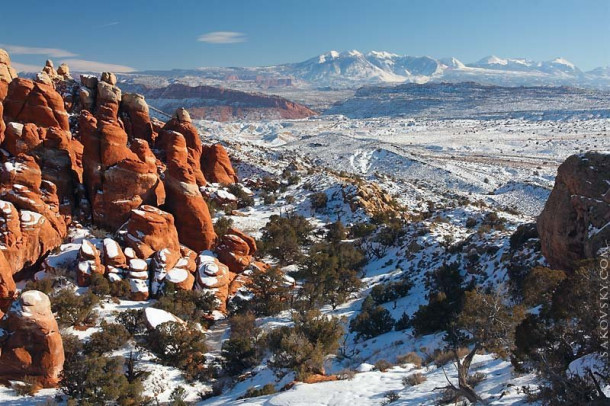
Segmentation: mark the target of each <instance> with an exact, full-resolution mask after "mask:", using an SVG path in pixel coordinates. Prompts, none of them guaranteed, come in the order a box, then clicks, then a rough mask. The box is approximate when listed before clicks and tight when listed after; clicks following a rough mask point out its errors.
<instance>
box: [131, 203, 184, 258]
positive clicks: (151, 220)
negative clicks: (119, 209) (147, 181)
mask: <svg viewBox="0 0 610 406" xmlns="http://www.w3.org/2000/svg"><path fill="white" fill-rule="evenodd" d="M123 234H124V237H123V240H124V241H125V244H126V245H127V246H128V247H129V248H131V249H132V250H133V252H134V253H135V255H137V257H138V258H142V259H147V258H150V257H151V256H152V255H153V254H154V253H155V252H157V251H160V250H162V249H164V248H167V249H169V250H170V251H173V252H180V243H179V242H178V232H177V231H176V227H175V226H174V217H173V216H172V215H171V214H169V213H166V212H164V211H162V210H160V209H157V208H156V207H152V206H148V205H144V206H142V207H140V208H138V209H135V210H132V212H131V215H130V217H129V220H128V221H127V224H126V226H125V230H124V232H123ZM125 255H126V256H127V257H129V255H128V251H127V249H125Z"/></svg>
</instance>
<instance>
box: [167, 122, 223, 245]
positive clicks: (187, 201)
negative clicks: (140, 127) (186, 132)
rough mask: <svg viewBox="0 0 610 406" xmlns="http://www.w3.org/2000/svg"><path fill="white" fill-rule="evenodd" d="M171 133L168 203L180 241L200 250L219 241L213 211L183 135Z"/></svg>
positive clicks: (169, 140) (169, 142) (168, 166)
mask: <svg viewBox="0 0 610 406" xmlns="http://www.w3.org/2000/svg"><path fill="white" fill-rule="evenodd" d="M171 135H172V137H171V138H170V139H168V140H167V171H166V173H165V190H166V192H167V201H166V206H167V208H168V210H169V211H170V212H171V213H172V214H173V215H174V218H175V219H176V228H177V229H178V235H179V237H180V242H181V243H183V244H184V245H186V246H187V247H189V248H191V249H193V250H195V251H198V252H199V251H204V250H209V249H211V248H212V247H213V246H214V244H215V242H216V233H215V232H214V225H213V223H212V218H211V216H210V211H209V210H208V206H207V204H206V203H205V201H204V200H203V196H202V195H201V192H200V191H199V188H198V187H197V182H196V178H195V173H194V171H193V168H192V167H191V166H190V165H189V164H188V155H189V152H188V150H187V144H186V141H185V139H184V137H183V136H182V134H180V133H177V132H171Z"/></svg>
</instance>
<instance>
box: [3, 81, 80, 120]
mask: <svg viewBox="0 0 610 406" xmlns="http://www.w3.org/2000/svg"><path fill="white" fill-rule="evenodd" d="M3 104H4V117H5V120H7V121H17V122H21V123H34V124H36V125H37V126H39V127H47V128H48V127H58V128H60V129H62V130H66V131H69V130H70V125H69V123H68V113H67V112H66V110H65V108H64V101H63V99H62V98H61V95H60V94H59V93H57V92H56V91H55V89H54V88H53V85H50V84H45V83H39V82H33V81H31V80H29V79H22V78H15V79H13V81H12V82H11V83H10V84H9V86H8V94H7V96H6V98H5V99H4V102H3Z"/></svg>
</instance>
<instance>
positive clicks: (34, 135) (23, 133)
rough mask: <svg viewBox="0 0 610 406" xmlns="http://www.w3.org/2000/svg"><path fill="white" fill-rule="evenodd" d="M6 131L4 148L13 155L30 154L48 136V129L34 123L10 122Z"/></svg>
mask: <svg viewBox="0 0 610 406" xmlns="http://www.w3.org/2000/svg"><path fill="white" fill-rule="evenodd" d="M4 133H5V135H4V141H3V142H2V148H4V149H5V150H6V151H8V152H9V153H10V154H11V155H12V156H17V155H19V154H29V153H30V152H31V151H32V150H33V149H34V148H36V147H37V146H38V145H40V144H42V142H43V141H44V140H45V138H46V137H47V129H46V128H43V127H38V126H37V125H36V124H34V123H25V124H22V123H17V122H8V123H7V125H6V130H5V131H4Z"/></svg>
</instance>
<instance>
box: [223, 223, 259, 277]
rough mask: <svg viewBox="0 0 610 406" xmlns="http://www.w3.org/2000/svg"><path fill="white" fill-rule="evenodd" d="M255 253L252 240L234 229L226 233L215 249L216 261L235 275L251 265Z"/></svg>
mask: <svg viewBox="0 0 610 406" xmlns="http://www.w3.org/2000/svg"><path fill="white" fill-rule="evenodd" d="M255 252H256V241H255V240H254V238H252V237H250V236H249V235H246V234H244V233H243V232H242V231H240V230H237V229H235V228H230V229H229V230H228V231H227V234H225V235H224V236H223V237H222V239H221V240H220V243H219V244H218V247H217V248H216V253H217V254H218V259H220V261H221V262H222V263H223V264H226V265H227V266H228V267H229V269H230V270H231V272H233V273H235V274H239V273H242V272H243V271H244V270H245V269H246V268H247V267H248V266H249V265H250V264H251V263H252V259H253V258H252V256H253V255H254V253H255Z"/></svg>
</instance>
